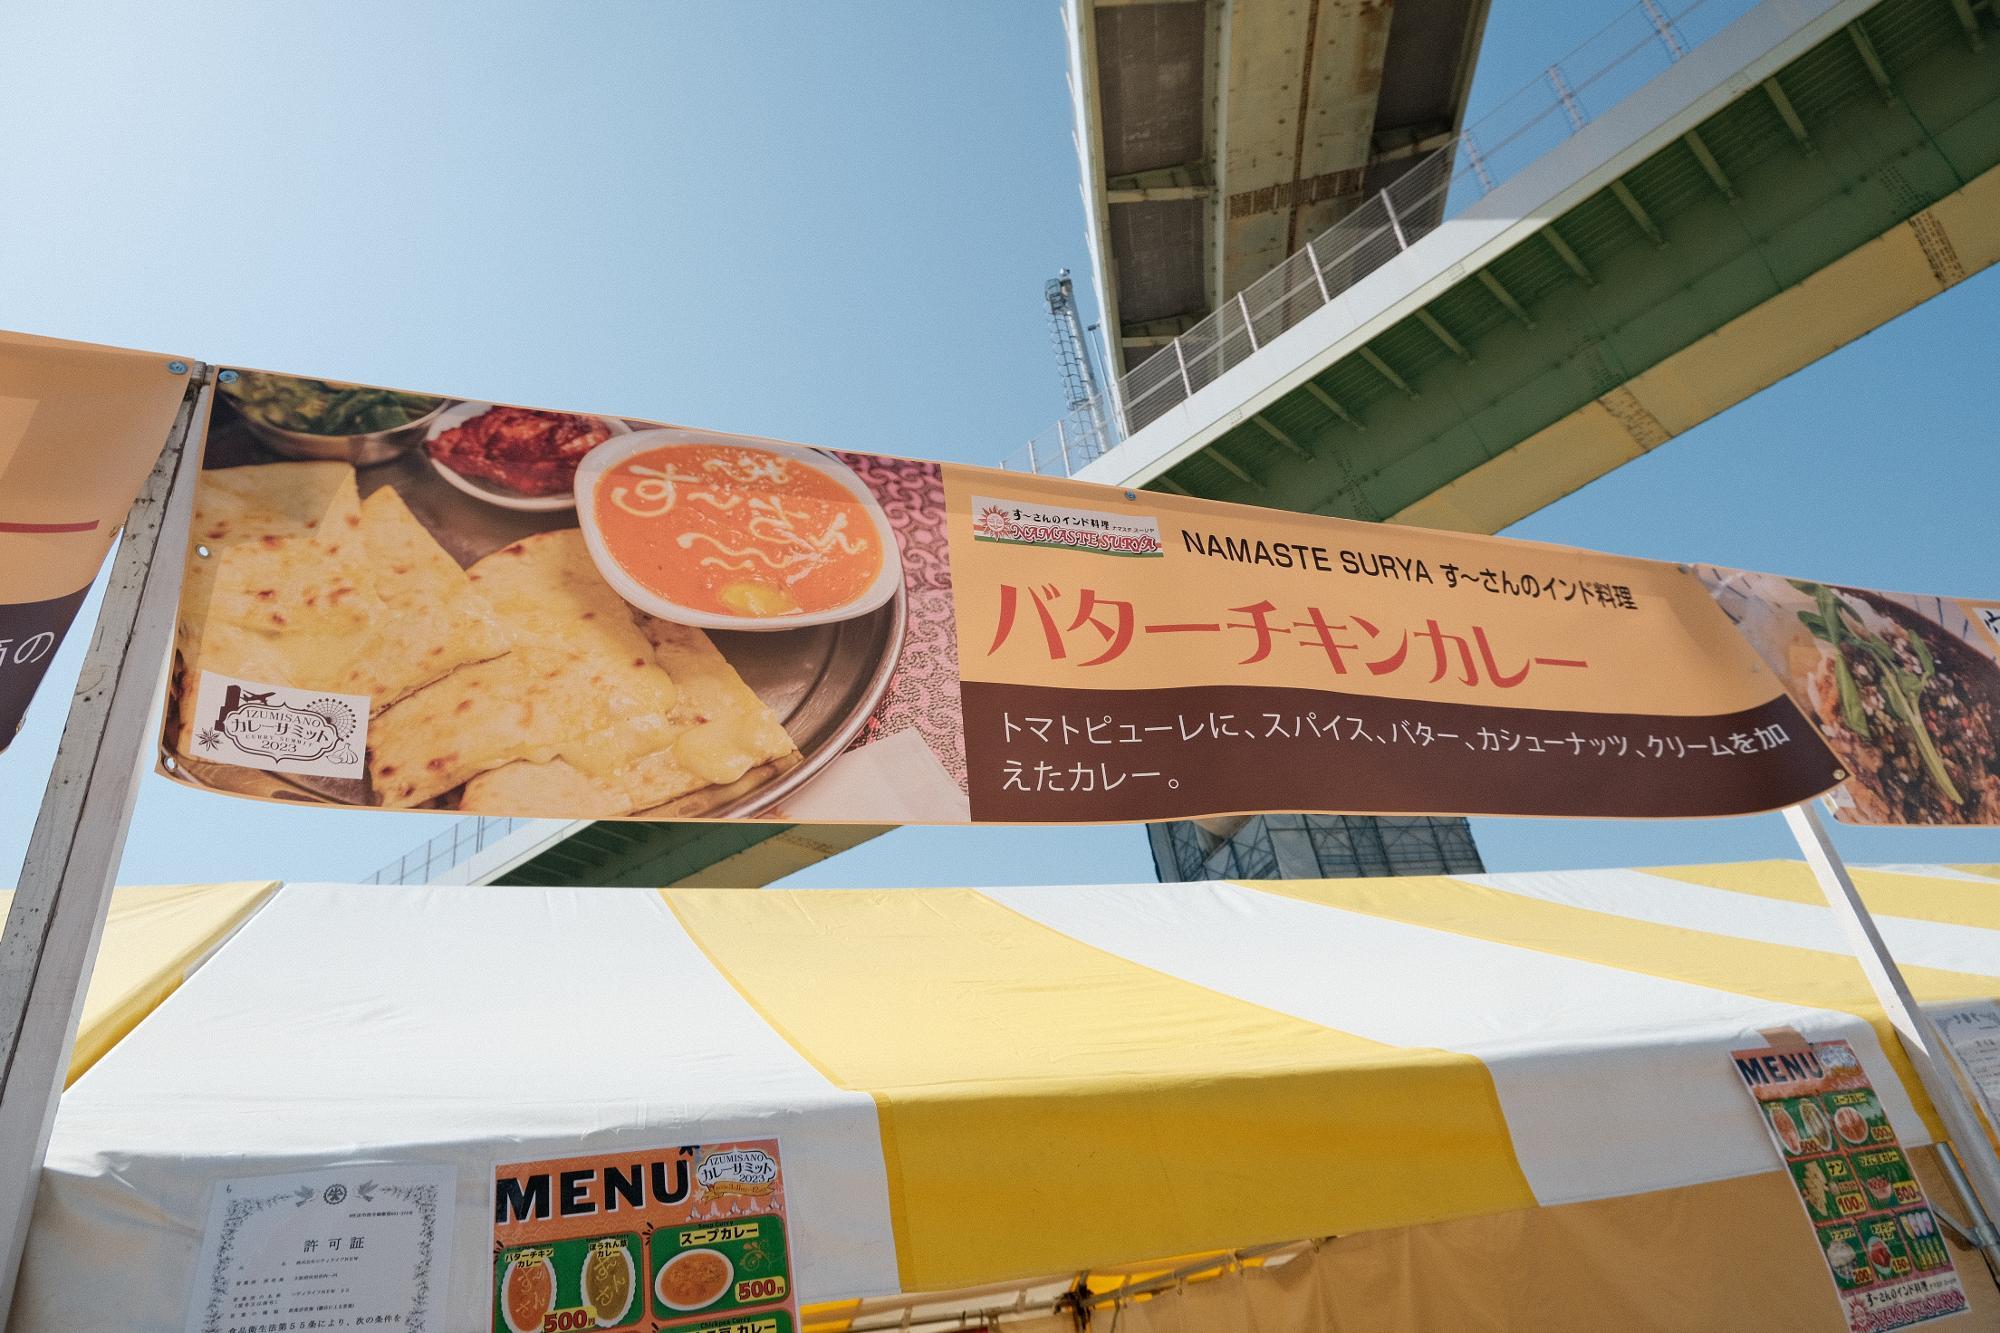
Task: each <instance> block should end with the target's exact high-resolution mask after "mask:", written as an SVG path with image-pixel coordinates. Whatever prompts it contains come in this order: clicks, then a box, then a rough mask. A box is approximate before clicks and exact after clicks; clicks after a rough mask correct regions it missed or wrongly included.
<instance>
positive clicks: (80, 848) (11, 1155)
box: [0, 362, 210, 1326]
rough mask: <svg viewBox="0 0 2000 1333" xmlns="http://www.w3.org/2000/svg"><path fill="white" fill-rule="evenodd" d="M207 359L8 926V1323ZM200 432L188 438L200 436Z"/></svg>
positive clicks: (122, 814) (108, 859) (2, 986)
mask: <svg viewBox="0 0 2000 1333" xmlns="http://www.w3.org/2000/svg"><path fill="white" fill-rule="evenodd" d="M207 383H208V368H207V367H206V366H204V365H202V364H201V363H200V362H195V363H193V364H192V365H191V366H189V368H188V390H187V394H186V396H185V397H184V398H183V399H182V400H181V406H180V410H179V412H177V413H176V414H175V416H174V424H173V427H172V429H171V430H170V431H169V432H168V434H167V438H166V441H165V444H164V445H163V447H162V448H161V451H160V457H159V461H158V462H156V463H155V464H154V465H153V472H152V475H151V476H150V477H148V478H147V480H146V485H145V489H143V490H142V491H140V492H139V497H138V499H137V500H136V501H134V503H133V505H132V509H131V512H130V513H129V514H127V515H126V518H125V526H124V531H123V533H122V534H121V535H120V537H119V539H118V552H117V555H116V557H115V558H114V560H113V564H112V567H111V578H110V583H109V585H108V586H107V587H106V589H105V593H104V603H103V606H102V608H101V609H100V610H99V612H98V615H97V624H96V627H95V629H94V631H93V633H92V635H91V642H90V649H89V651H88V653H87V654H86V655H85V657H84V661H83V670H82V672H81V673H80V674H79V675H78V677H77V685H76V693H75V695H74V697H73V698H72V699H71V700H70V707H69V716H68V718H67V720H66V721H65V723H64V726H63V734H62V742H61V744H60V746H59V747H58V748H57V750H56V761H55V767H54V768H53V770H52V771H51V772H50V774H49V785H48V789H47V791H46V793H45V794H44V795H43V797H42V805H41V810H40V812H39V813H38V814H37V815H36V817H35V827H34V832H33V833H32V834H31V835H30V837H29V841H28V852H27V857H26V859H25V860H24V861H23V863H22V866H21V877H20V884H19V887H18V888H17V889H16V891H15V893H14V902H13V906H12V908H11V909H10V910H9V911H8V913H7V920H6V925H5V928H4V930H0V1326H4V1325H5V1324H6V1322H7V1312H8V1310H9V1309H10V1308H11V1306H12V1304H13V1298H14V1285H15V1281H16V1279H17V1278H18V1276H19V1274H20V1267H21V1253H22V1251H23V1249H24V1248H25V1247H26V1245H27V1239H28V1223H29V1219H30V1218H31V1217H32V1215H33V1213H34V1206H35V1193H36V1188H37V1186H39V1184H40V1183H41V1173H42V1159H43V1157H44V1155H45V1154H46V1153H47V1152H48V1146H49V1133H50V1130H51V1129H52V1128H53V1126H54V1122H55V1112H56V1104H57V1102H58V1101H59V1099H60V1098H61V1096H62V1089H63V1083H64V1076H65V1074H66V1073H67V1071H68V1069H69V1061H70V1052H71V1048H72V1047H73V1046H74V1045H75V1043H76V1029H77V1021H78V1019H79V1017H80V1016H81V1015H82V1013H83V997H84V992H85V990H86V989H87V985H88V981H89V977H90V970H91V965H92V963H93V962H94V961H95V959H96V957H97V946H98V941H99V940H100V938H101V937H102V935H103V933H104V918H105V914H106V912H107V911H108V909H109V907H110V904H111V886H112V883H113V882H114V880H115V879H116V877H117V874H118V863H119V859H120V857H121V856H122V855H123V853H124V850H125V835H126V832H127V830H128V829H129V828H130V827H131V823H132V807H133V805H134V804H135V803H136V801H137V800H138V795H139V778H140V775H141V773H143V772H144V767H145V758H146V756H147V753H148V751H150V750H151V748H152V745H153V736H152V734H151V732H150V730H149V728H148V727H147V725H146V724H147V722H148V720H149V718H150V716H151V714H152V708H153V701H154V699H155V698H157V697H158V694H159V691H160V686H161V682H162V680H163V678H164V676H165V673H166V670H167V649H168V646H169V643H170V642H171V640H172V637H173V627H174V615H175V609H176V607H177V605H178V602H179V599H180V582H181V564H182V560H183V555H182V553H183V552H184V551H185V550H186V548H187V539H188V528H189V524H190V522H191V520H192V518H193V513H194V489H195V480H196V476H195V474H196V473H197V471H198V470H199V469H200V467H201V452H202V451H201V446H200V444H199V442H198V439H199V437H198V435H197V429H198V426H199V423H200V422H201V421H202V420H203V419H204V417H205V415H206V408H207V405H208V394H209V392H210V390H209V389H208V387H207ZM191 440H192V441H196V442H195V443H193V444H191V443H190V441H191Z"/></svg>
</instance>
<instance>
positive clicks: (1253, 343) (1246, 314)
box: [1236, 292, 1257, 352]
mask: <svg viewBox="0 0 2000 1333" xmlns="http://www.w3.org/2000/svg"><path fill="white" fill-rule="evenodd" d="M1236 308H1237V310H1238V311H1240V312H1242V315H1243V334H1244V336H1245V337H1247V338H1249V339H1250V350H1251V351H1253V352H1254V351H1256V350H1257V329H1256V327H1255V326H1254V325H1253V324H1251V323H1250V303H1249V302H1248V301H1246V300H1244V299H1243V293H1242V292H1238V293H1236Z"/></svg>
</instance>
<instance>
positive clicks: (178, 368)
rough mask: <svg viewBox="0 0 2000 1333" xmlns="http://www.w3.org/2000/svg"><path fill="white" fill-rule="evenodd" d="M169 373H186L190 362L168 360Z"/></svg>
mask: <svg viewBox="0 0 2000 1333" xmlns="http://www.w3.org/2000/svg"><path fill="white" fill-rule="evenodd" d="M167 373H168V374H169V375H185V374H187V373H188V363H187V362H185V361H169V362H167Z"/></svg>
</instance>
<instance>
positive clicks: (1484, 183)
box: [1459, 130, 1493, 195]
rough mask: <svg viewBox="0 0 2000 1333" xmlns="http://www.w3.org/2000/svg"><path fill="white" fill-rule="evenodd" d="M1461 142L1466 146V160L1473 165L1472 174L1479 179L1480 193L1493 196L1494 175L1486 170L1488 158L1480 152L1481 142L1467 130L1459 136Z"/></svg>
mask: <svg viewBox="0 0 2000 1333" xmlns="http://www.w3.org/2000/svg"><path fill="white" fill-rule="evenodd" d="M1459 142H1460V143H1461V144H1463V145H1465V160H1466V161H1468V162H1470V163H1471V164H1472V174H1473V175H1475V176H1477V177H1479V193H1481V194H1482V195H1484V194H1491V193H1492V192H1493V173H1492V172H1490V171H1488V170H1487V169H1486V156H1485V154H1483V153H1481V152H1480V151H1479V141H1478V140H1477V139H1474V138H1473V137H1472V131H1471V130H1467V131H1466V132H1465V133H1464V134H1462V135H1460V136H1459Z"/></svg>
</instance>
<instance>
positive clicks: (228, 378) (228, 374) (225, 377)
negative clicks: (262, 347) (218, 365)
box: [215, 370, 238, 384]
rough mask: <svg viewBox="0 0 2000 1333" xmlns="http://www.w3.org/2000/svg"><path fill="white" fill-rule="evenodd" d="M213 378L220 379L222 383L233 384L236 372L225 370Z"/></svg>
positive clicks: (235, 379)
mask: <svg viewBox="0 0 2000 1333" xmlns="http://www.w3.org/2000/svg"><path fill="white" fill-rule="evenodd" d="M215 378H216V379H218V380H220V381H222V382H223V383H224V384H234V383H236V381H237V378H238V376H237V374H236V372H235V371H233V370H225V371H223V372H222V373H220V374H219V375H217V376H216V377H215Z"/></svg>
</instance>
